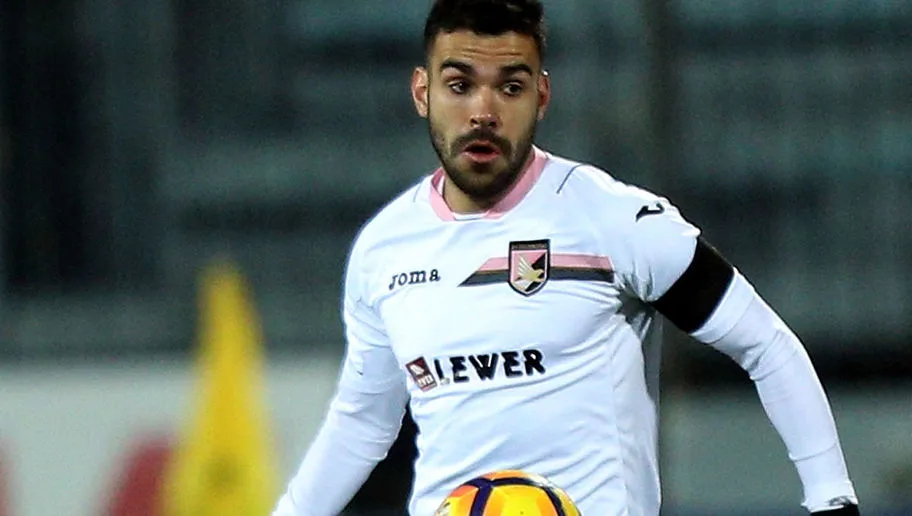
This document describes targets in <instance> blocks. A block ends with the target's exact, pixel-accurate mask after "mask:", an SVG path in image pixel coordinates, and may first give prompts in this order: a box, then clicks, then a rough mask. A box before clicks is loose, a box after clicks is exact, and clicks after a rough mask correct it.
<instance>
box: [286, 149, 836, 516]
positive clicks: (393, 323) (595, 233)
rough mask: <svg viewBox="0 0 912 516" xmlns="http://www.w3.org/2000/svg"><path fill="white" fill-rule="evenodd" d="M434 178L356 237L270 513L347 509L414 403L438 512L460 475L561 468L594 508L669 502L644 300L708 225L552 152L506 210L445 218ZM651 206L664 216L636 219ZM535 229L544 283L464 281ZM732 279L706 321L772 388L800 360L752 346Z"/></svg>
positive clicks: (664, 285)
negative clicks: (305, 425) (313, 411)
mask: <svg viewBox="0 0 912 516" xmlns="http://www.w3.org/2000/svg"><path fill="white" fill-rule="evenodd" d="M431 188H432V187H431V184H430V178H425V179H424V180H422V181H421V182H420V183H419V184H418V185H416V186H415V187H413V188H412V189H411V190H409V191H407V192H405V193H404V194H403V195H402V196H400V197H399V198H397V199H396V200H394V201H393V202H391V203H390V204H389V205H387V206H386V207H385V208H384V209H383V210H381V212H380V213H378V214H377V216H375V217H374V218H373V219H372V220H371V221H370V222H369V223H368V224H367V225H366V226H365V228H364V229H363V230H362V232H361V233H360V234H359V236H358V238H357V240H356V243H355V245H354V247H353V249H352V253H351V257H350V261H349V264H348V272H347V275H346V283H345V296H344V299H345V302H344V319H345V323H346V328H347V330H346V331H347V338H348V348H347V353H346V359H345V365H344V368H343V371H342V375H341V378H340V382H339V386H338V393H337V395H336V397H335V399H334V401H333V403H332V405H331V407H330V409H329V413H328V415H327V418H326V421H325V423H324V426H323V428H322V430H321V431H320V433H319V436H318V437H317V439H316V440H315V441H314V443H313V444H312V446H311V448H310V450H309V451H308V453H307V455H306V457H305V458H304V460H303V462H302V464H301V466H300V469H299V471H298V473H297V474H296V475H295V477H294V478H293V479H292V480H291V482H290V484H289V487H288V491H287V493H286V494H285V495H284V496H283V497H282V499H281V500H280V501H279V504H278V507H277V508H276V511H275V513H274V516H305V515H306V516H332V515H335V514H338V513H339V511H341V509H342V508H343V507H344V506H345V504H346V503H347V502H348V501H349V500H350V499H351V497H352V496H354V494H355V493H356V492H357V489H358V488H359V487H360V485H361V483H362V482H363V480H364V479H365V478H366V477H367V476H368V474H369V473H370V471H371V469H372V468H373V467H374V465H375V464H376V463H377V462H379V461H380V460H381V459H382V458H383V456H384V455H385V453H386V452H387V450H388V449H389V446H390V445H391V444H392V442H393V441H394V439H395V436H396V432H397V431H398V428H399V425H400V423H401V418H402V414H403V407H404V405H405V403H406V402H408V403H409V404H410V408H411V410H412V415H413V417H414V419H415V422H416V424H417V425H418V428H419V436H418V441H417V447H418V452H419V456H418V459H417V461H416V464H415V470H416V475H415V477H416V478H415V485H414V489H413V493H412V497H411V500H410V503H409V512H410V514H411V515H412V516H428V515H430V514H432V513H433V512H434V510H435V508H436V507H437V505H438V504H440V502H441V501H442V500H443V498H444V497H445V496H446V494H447V493H448V492H449V491H450V490H452V489H453V488H455V487H456V486H457V485H458V484H460V483H461V482H463V481H465V480H468V479H470V478H472V477H475V476H477V475H480V474H483V473H486V472H489V471H493V470H499V469H508V468H509V469H525V470H529V471H532V472H535V473H539V474H542V475H544V476H546V477H548V478H550V479H551V480H552V481H554V482H555V483H556V484H557V485H559V486H561V487H563V488H564V489H566V490H567V491H568V493H569V494H570V496H571V497H572V498H573V499H574V500H575V501H576V503H577V505H578V506H579V508H580V510H581V512H582V513H583V514H597V515H600V516H621V515H624V516H655V515H657V514H658V513H659V505H660V489H659V476H658V460H657V456H656V453H657V442H656V440H657V421H658V417H657V411H658V363H659V358H660V353H659V342H658V339H657V338H656V337H657V333H658V331H659V320H660V319H659V318H657V317H656V314H655V312H654V310H653V309H652V308H651V306H650V305H649V304H648V302H650V301H654V300H656V299H658V298H659V297H661V296H662V294H664V293H665V292H666V291H667V290H668V288H670V286H671V285H672V284H673V283H674V282H675V281H676V280H677V279H678V278H679V277H680V275H681V274H682V273H683V271H684V270H685V269H686V268H687V266H688V265H689V263H690V261H691V259H692V257H693V254H694V249H695V245H696V238H697V236H698V235H699V230H698V229H697V228H695V227H694V226H693V225H691V224H690V223H688V222H687V221H685V220H684V219H683V218H682V217H681V215H680V214H679V213H678V211H677V210H676V209H675V208H674V206H672V205H671V204H669V203H668V202H667V201H665V200H664V199H660V198H658V197H656V196H655V195H653V194H650V193H648V192H646V191H643V190H641V189H638V188H635V187H631V186H628V185H625V184H623V183H621V182H619V181H616V180H615V179H613V178H611V177H610V176H609V175H607V174H605V173H604V172H602V171H600V170H597V169H595V168H594V167H588V166H581V165H579V164H578V163H574V162H571V161H568V160H564V159H561V158H557V157H553V156H550V157H549V158H548V161H547V163H546V166H545V168H544V171H543V172H542V175H541V177H540V179H539V180H538V182H537V183H536V184H535V185H534V187H532V189H531V190H530V191H529V192H528V193H527V194H526V196H525V197H524V198H523V199H522V201H521V202H520V203H519V204H518V205H516V206H515V207H513V208H512V209H511V210H509V211H508V212H506V213H504V214H502V215H500V216H497V217H483V218H479V219H473V220H448V221H446V220H442V218H441V217H440V216H438V215H437V214H436V213H435V211H434V210H433V209H432V206H431V202H432V201H431V198H432V197H433V195H432V192H431ZM656 202H660V203H661V207H662V209H661V210H658V209H657V208H655V207H656V204H655V203H656ZM644 206H651V207H653V211H655V212H656V213H655V214H648V215H646V216H643V217H640V218H638V217H637V216H636V215H637V213H638V212H640V211H641V210H642V209H643V208H644ZM658 211H661V213H658ZM541 239H547V240H548V241H549V245H550V257H551V270H550V274H551V275H552V276H554V277H551V278H549V279H548V280H547V282H545V283H544V286H543V287H542V288H541V289H540V290H539V291H538V292H536V293H533V294H531V295H528V296H525V295H521V294H519V293H517V292H516V291H514V289H513V288H511V287H510V286H509V284H508V283H507V280H506V278H504V279H502V280H498V281H495V282H491V283H487V284H480V285H472V286H461V285H462V284H463V282H464V281H466V280H467V279H468V278H476V279H477V278H479V277H482V278H489V277H491V276H486V275H485V274H490V273H491V271H490V270H489V271H488V272H487V273H484V274H480V273H479V271H481V270H482V269H485V268H486V267H487V268H488V269H497V267H498V263H499V264H500V266H501V268H502V266H503V265H504V264H505V263H506V261H507V258H508V250H509V245H510V243H511V242H515V241H535V240H541ZM599 260H601V261H599ZM560 263H564V264H570V263H590V264H591V263H600V264H606V263H608V264H609V265H608V266H609V268H611V269H612V270H613V274H614V276H613V278H612V279H611V281H595V280H592V278H588V279H581V278H576V279H569V280H568V279H561V278H559V277H558V276H559V274H558V272H560V271H558V270H557V268H556V266H557V265H559V264H560ZM574 270H575V269H573V267H569V268H565V269H564V270H563V271H562V272H563V273H564V274H575V273H577V272H578V271H576V272H574ZM504 276H506V274H505V273H504ZM412 280H414V281H412ZM729 294H730V295H729V296H728V298H731V301H726V303H724V304H723V305H722V306H720V307H719V309H718V310H717V312H716V314H715V315H714V316H713V319H712V320H710V321H709V323H708V324H707V325H706V326H705V327H704V328H701V330H700V331H698V332H697V333H698V335H702V336H707V335H708V336H713V335H715V334H716V333H718V336H719V337H721V338H722V340H720V341H718V342H716V343H715V344H716V345H718V346H720V347H721V348H722V349H723V350H725V349H726V348H730V349H729V351H732V352H735V354H736V355H737V354H738V353H741V355H743V356H744V357H748V358H745V359H744V360H743V362H744V364H747V365H748V366H750V367H752V368H753V370H754V371H759V372H760V373H762V374H760V375H759V376H758V379H759V380H760V383H758V385H761V384H762V385H765V384H763V382H764V380H763V378H762V377H763V376H764V375H766V374H767V373H766V371H771V373H769V374H772V375H775V374H776V371H778V370H779V369H781V368H782V367H787V364H788V363H790V360H789V357H787V356H784V354H783V353H781V352H778V351H775V350H777V349H778V346H779V345H778V344H777V345H775V346H772V347H771V349H772V351H770V352H768V353H767V354H764V353H763V352H760V354H762V355H764V356H763V357H762V358H760V359H756V358H750V357H754V355H756V354H757V352H756V351H754V350H755V349H759V348H760V347H767V346H770V345H769V344H768V343H767V342H766V341H764V342H759V343H758V342H757V341H755V340H754V339H753V337H752V336H751V335H741V336H739V337H734V335H736V332H735V331H734V330H732V331H729V330H731V329H732V328H735V330H737V329H738V328H740V326H739V324H738V320H739V318H738V317H737V315H740V314H743V313H745V310H746V305H744V300H742V299H741V298H740V297H739V296H740V295H741V294H740V290H737V289H736V290H735V291H734V292H730V293H729ZM726 326H727V328H724V331H723V330H720V328H723V327H726ZM768 333H769V337H770V338H774V337H776V335H775V334H774V333H775V332H772V331H770V332H768ZM723 335H724V336H723ZM739 335H740V334H739ZM731 339H735V340H736V341H737V342H735V343H732V344H727V343H728V342H729V341H730V340H731ZM741 348H743V351H739V350H741ZM793 354H794V353H793ZM780 355H782V356H780ZM767 357H768V358H767ZM752 360H753V361H754V362H756V365H752V362H751V361H752ZM783 364H784V365H783ZM799 369H800V368H799ZM798 373H799V374H804V375H812V374H813V373H812V371H809V370H807V369H803V370H799V371H798ZM419 382H421V383H422V385H423V386H424V390H422V388H421V387H420V386H419V385H418V383H419ZM814 382H816V378H805V379H804V380H802V381H797V382H796V381H791V380H790V381H788V382H786V383H785V384H782V385H778V386H777V385H773V386H772V387H769V388H766V387H763V389H762V390H761V393H763V392H766V391H768V392H771V393H774V394H775V391H776V389H779V388H781V389H787V390H788V391H789V392H791V391H793V390H797V391H799V392H798V394H797V395H796V396H797V397H796V396H793V395H788V396H784V397H778V396H769V395H764V397H765V399H764V403H765V404H766V405H767V406H768V407H772V412H771V416H775V417H774V422H775V420H776V419H786V420H787V419H788V418H790V417H791V414H792V413H793V412H794V410H795V409H794V407H793V405H794V402H793V401H792V400H795V399H799V398H800V399H803V397H805V396H806V394H805V393H804V392H803V390H805V389H807V385H808V384H812V383H814ZM795 386H797V387H795ZM780 400H784V401H780ZM780 405H781V408H780ZM817 408H818V409H819V406H818V407H817ZM780 414H782V416H781V417H780V416H779V415H780ZM820 417H822V416H820ZM805 419H806V418H805V416H804V415H803V413H802V416H801V418H800V420H801V421H802V422H804V421H805ZM777 425H778V427H781V428H783V429H785V433H786V435H787V440H794V441H798V442H799V444H798V445H796V447H795V450H797V452H798V454H799V455H796V459H797V460H798V465H799V468H800V470H803V471H809V470H811V469H814V468H815V467H816V466H814V467H810V466H805V465H806V464H810V463H814V464H815V465H816V464H819V462H820V461H819V460H817V459H815V458H813V457H809V456H806V453H813V452H816V451H818V450H816V449H813V448H812V447H806V446H803V445H802V444H801V443H802V442H803V439H804V436H803V435H801V432H797V431H792V430H791V429H790V427H791V426H792V425H793V423H792V422H791V421H784V422H778V423H777ZM792 435H795V436H796V437H791V436H792ZM809 436H810V438H811V439H812V440H813V439H816V433H812V434H809ZM791 449H792V448H791V446H790V450H791ZM810 476H811V477H813V478H818V479H825V478H830V476H827V475H822V474H811V475H810ZM835 476H836V477H838V476H839V472H837V474H836V475H835ZM802 478H804V477H802ZM834 478H835V477H834ZM812 483H813V482H812ZM813 489H815V492H817V491H820V492H822V491H823V490H822V489H817V488H813Z"/></svg>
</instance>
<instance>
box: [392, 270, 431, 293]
mask: <svg viewBox="0 0 912 516" xmlns="http://www.w3.org/2000/svg"><path fill="white" fill-rule="evenodd" d="M429 281H440V272H438V271H437V269H431V270H429V271H412V272H400V273H399V274H393V277H392V279H390V284H389V289H390V290H393V289H394V288H396V287H404V286H406V285H418V284H421V283H427V282H429Z"/></svg>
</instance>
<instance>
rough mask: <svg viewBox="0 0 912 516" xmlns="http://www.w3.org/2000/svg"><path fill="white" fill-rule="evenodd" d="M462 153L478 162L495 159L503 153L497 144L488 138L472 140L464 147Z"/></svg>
mask: <svg viewBox="0 0 912 516" xmlns="http://www.w3.org/2000/svg"><path fill="white" fill-rule="evenodd" d="M462 153H463V154H465V155H466V156H468V158H469V159H471V160H472V161H475V162H478V163H487V162H490V161H493V160H495V159H497V158H498V157H500V156H501V155H502V154H503V153H502V152H501V150H500V148H499V147H498V146H497V145H495V144H494V143H492V142H490V141H487V140H475V141H473V142H470V143H469V144H468V145H466V146H465V147H464V148H463V150H462Z"/></svg>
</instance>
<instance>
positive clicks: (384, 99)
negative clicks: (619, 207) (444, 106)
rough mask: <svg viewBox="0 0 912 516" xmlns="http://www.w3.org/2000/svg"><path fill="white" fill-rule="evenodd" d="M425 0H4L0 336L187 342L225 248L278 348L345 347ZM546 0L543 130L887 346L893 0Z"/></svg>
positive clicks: (72, 341) (764, 277)
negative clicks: (345, 313)
mask: <svg viewBox="0 0 912 516" xmlns="http://www.w3.org/2000/svg"><path fill="white" fill-rule="evenodd" d="M426 4H427V3H426V2H424V1H418V0H413V1H407V2H399V3H397V7H396V9H386V8H381V6H380V4H378V3H376V2H343V3H338V2H331V1H329V0H322V1H317V0H310V1H305V0H284V1H279V2H269V3H267V4H266V5H262V4H261V3H258V2H253V1H252V0H234V1H230V2H227V3H226V2H211V1H204V0H175V1H173V2H170V3H166V2H153V3H142V2H140V3H134V4H130V3H121V4H111V3H109V2H103V1H101V0H94V1H90V2H85V3H83V4H79V5H78V6H77V5H76V4H73V5H72V6H70V7H68V9H57V10H55V9H54V8H52V6H50V5H49V4H47V5H45V4H43V3H34V2H32V3H30V2H25V1H21V0H20V1H13V2H7V3H4V7H3V10H4V11H3V14H4V17H3V22H2V23H3V27H2V28H3V30H4V32H5V33H8V34H12V35H14V36H15V37H10V38H7V39H5V40H4V42H3V44H2V45H3V46H2V55H3V59H2V72H0V73H2V75H0V78H2V85H0V94H2V96H3V99H4V101H3V113H2V116H0V122H2V123H3V124H5V125H6V131H7V134H9V135H10V136H9V152H8V153H4V155H6V156H8V157H9V159H8V160H7V165H6V166H5V167H4V168H3V169H2V170H3V181H4V182H3V198H4V205H3V208H4V210H3V218H2V220H3V221H5V225H4V226H2V227H3V228H5V234H4V239H3V242H4V246H3V254H4V258H3V260H2V261H0V263H2V264H4V267H3V269H2V270H3V272H4V273H5V279H6V284H7V285H8V286H9V288H8V289H7V292H6V293H5V295H4V296H2V297H0V299H2V300H3V304H2V305H0V309H2V310H3V313H2V315H3V317H4V320H5V324H4V332H5V333H4V337H3V339H2V343H0V353H2V354H4V356H6V357H10V358H15V357H24V358H27V357H39V356H48V355H50V356H61V355H67V354H70V355H76V356H83V355H87V356H93V354H94V353H96V352H97V353H118V354H119V353H124V352H126V353H130V354H139V353H143V352H148V351H165V352H170V351H181V350H186V349H187V348H188V347H189V346H190V344H191V342H192V318H193V286H194V285H193V282H194V281H195V274H196V272H197V271H198V270H199V267H200V266H201V265H202V264H203V263H204V262H205V261H206V260H208V259H210V258H211V257H213V256H215V255H218V254H221V253H230V254H232V255H234V256H236V257H237V258H238V259H239V260H240V261H241V262H242V266H243V267H244V268H245V270H246V271H247V272H248V274H249V275H250V276H251V278H252V280H253V283H254V286H255V288H256V291H257V296H258V301H259V302H260V307H261V310H262V311H263V312H264V322H265V324H266V333H267V337H268V341H269V345H270V346H271V348H272V349H273V350H275V351H276V352H282V351H288V352H297V351H299V350H302V349H324V350H329V352H333V353H337V352H338V351H339V350H340V347H339V342H340V339H341V331H340V327H339V321H338V315H337V311H338V296H339V284H340V280H341V275H342V267H343V265H344V260H345V254H346V252H347V250H348V246H349V244H350V240H351V238H352V237H353V235H354V233H355V231H356V230H357V227H358V226H359V225H360V224H361V223H362V222H363V221H364V220H365V219H366V218H367V217H368V216H369V215H370V214H371V213H372V212H373V210H375V209H376V208H378V207H379V206H381V205H382V203H384V202H385V201H386V200H387V199H388V198H390V197H391V196H392V195H394V194H395V193H396V192H397V191H399V190H400V189H402V188H404V187H406V186H407V185H409V184H410V183H412V182H413V181H415V180H417V178H418V177H419V176H420V175H421V174H423V173H425V172H427V171H429V170H430V169H431V168H433V167H434V166H435V163H434V162H435V156H434V154H433V152H432V150H431V149H430V146H429V145H427V138H428V137H427V134H426V127H425V123H424V121H422V120H420V119H419V118H417V116H415V115H414V114H413V108H412V106H411V104H410V100H409V96H408V91H407V85H408V78H409V74H410V72H411V68H412V67H413V66H414V65H416V64H420V63H421V60H422V50H421V42H420V33H421V26H422V23H423V17H424V11H425V9H426ZM547 8H548V9H549V10H550V11H549V13H550V15H551V24H550V25H551V44H552V49H551V53H550V55H549V57H548V68H549V69H550V71H551V74H552V80H553V84H554V103H553V105H552V108H551V111H550V112H549V116H548V117H547V119H546V120H545V122H544V123H543V124H542V127H541V130H540V132H539V142H540V143H541V145H543V146H544V147H546V148H548V149H549V150H551V151H553V152H556V153H559V154H563V155H566V156H569V157H573V158H577V159H581V160H585V161H589V162H593V163H596V164H598V165H600V166H602V167H604V168H606V169H608V170H610V171H612V172H613V173H614V174H615V175H616V176H618V177H620V178H622V179H625V180H628V181H631V182H634V183H638V184H641V185H644V186H646V187H649V188H652V189H655V190H657V191H659V192H661V193H665V194H667V195H668V196H669V197H671V198H672V200H673V201H674V202H676V203H677V204H679V205H680V206H681V207H682V209H683V210H684V212H685V214H686V215H687V216H688V217H689V218H690V219H691V220H693V221H694V222H696V223H698V224H699V225H700V226H702V227H703V228H704V230H705V231H706V234H707V235H708V236H709V238H710V239H711V240H712V241H714V242H715V243H716V244H717V246H718V247H720V248H721V249H722V250H723V251H724V252H725V253H726V254H727V255H728V256H729V257H731V258H732V260H733V261H735V263H736V264H738V266H739V267H740V268H741V269H742V270H744V271H745V272H746V273H747V274H748V276H749V277H751V278H752V279H753V280H754V282H755V283H756V284H757V286H758V288H759V290H760V291H761V293H763V294H764V295H765V296H766V297H767V298H769V299H770V300H771V301H772V303H773V305H774V306H776V307H777V308H778V309H779V311H780V312H781V313H782V314H783V315H784V316H785V317H786V319H787V320H788V321H789V322H790V323H791V324H792V325H793V326H795V328H796V329H797V330H798V331H799V333H800V334H801V335H802V336H803V337H804V338H805V339H806V340H807V342H808V344H809V346H810V347H812V348H813V350H814V352H815V353H819V354H822V355H824V356H827V355H829V356H833V357H838V356H844V355H852V356H860V355H861V354H864V355H870V354H878V353H879V354H881V355H887V354H890V353H897V352H900V353H901V354H902V352H903V350H904V349H905V346H904V344H903V343H904V342H906V341H907V339H908V338H909V337H912V322H910V321H912V319H910V318H908V317H906V313H907V312H908V309H909V306H910V302H912V286H910V285H912V283H910V282H909V281H906V280H905V279H904V278H905V271H907V270H909V268H910V266H912V232H910V231H909V230H908V226H909V224H907V222H906V220H907V219H908V216H907V213H908V210H909V208H910V207H912V206H910V205H912V201H910V198H909V196H908V195H907V194H908V192H910V191H912V145H910V144H909V141H910V137H912V116H910V115H912V97H910V95H909V88H908V85H909V84H910V83H912V68H910V67H909V66H908V63H909V62H910V61H912V43H910V41H912V38H909V37H908V27H909V26H910V24H912V15H910V13H909V11H908V9H907V8H905V7H904V5H903V4H902V3H896V2H867V3H858V2H854V3H849V2H843V3H836V4H832V3H826V4H825V3H822V2H811V3H791V4H783V3H781V2H779V3H773V4H769V3H766V4H762V5H761V4H754V3H750V2H734V3H733V2H727V1H726V2H722V1H715V2H675V3H665V2H634V1H627V2H612V3H610V4H608V5H606V4H604V2H597V1H594V0H593V1H580V2H554V3H549V4H548V6H547ZM48 70H52V71H53V72H52V73H51V72H48ZM861 350H863V351H861ZM903 356H908V352H905V355H903Z"/></svg>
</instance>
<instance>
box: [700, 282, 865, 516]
mask: <svg viewBox="0 0 912 516" xmlns="http://www.w3.org/2000/svg"><path fill="white" fill-rule="evenodd" d="M719 306H720V310H717V312H716V313H715V314H714V315H713V316H712V317H711V318H710V320H709V321H707V324H706V326H705V327H704V328H702V329H701V330H700V331H698V332H696V333H695V334H694V336H695V337H697V338H698V339H699V340H702V341H704V342H707V343H709V344H710V345H712V346H713V347H714V348H716V349H718V350H719V351H722V352H723V353H725V354H727V355H729V356H730V357H731V358H732V359H734V360H735V361H736V362H737V363H738V364H739V365H740V366H741V367H742V368H743V369H744V370H746V371H747V372H748V373H749V374H750V377H751V379H752V380H753V381H754V382H755V384H756V387H757V391H758V394H759V396H760V399H761V402H762V404H763V407H764V409H765V410H766V413H767V415H768V417H769V419H770V421H771V422H772V424H773V426H774V427H775V428H776V430H777V432H778V433H779V435H780V436H781V438H782V440H783V442H784V443H785V445H786V448H787V449H788V453H789V458H790V459H791V460H792V462H793V463H794V464H795V468H796V470H797V471H798V475H799V477H800V479H801V482H802V485H803V487H804V503H803V505H804V506H805V507H806V508H808V510H810V511H818V510H823V509H832V508H834V507H838V506H839V502H838V500H840V499H842V500H844V501H847V502H851V503H853V504H854V503H857V500H856V498H855V492H854V489H853V487H852V483H851V481H850V480H849V476H848V472H847V469H846V465H845V460H844V457H843V454H842V449H841V447H840V444H839V438H838V435H837V431H836V425H835V422H834V420H833V415H832V413H831V411H830V406H829V402H828V400H827V398H826V394H825V393H824V390H823V388H822V386H821V384H820V381H819V380H818V378H817V374H816V372H815V371H814V368H813V366H812V364H811V361H810V359H809V358H808V355H807V353H806V351H805V350H804V347H803V346H802V345H801V342H800V341H799V340H798V338H797V337H796V336H795V335H794V334H793V333H792V332H791V330H789V328H788V327H787V326H786V325H785V323H784V322H783V321H782V320H781V319H780V318H779V317H778V316H777V315H776V314H775V312H774V311H773V310H772V309H771V308H770V307H769V306H767V304H766V303H765V302H764V301H763V300H762V299H761V298H760V297H759V296H758V295H757V294H756V293H755V292H754V291H753V289H752V288H751V287H750V285H749V284H748V283H747V281H746V280H744V279H743V278H742V277H740V276H736V278H735V279H734V280H733V282H732V285H731V286H730V288H729V291H728V292H727V293H726V296H725V298H724V299H723V300H722V302H721V303H720V305H719ZM726 306H728V308H729V309H728V310H726ZM726 319H727V320H726Z"/></svg>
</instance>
